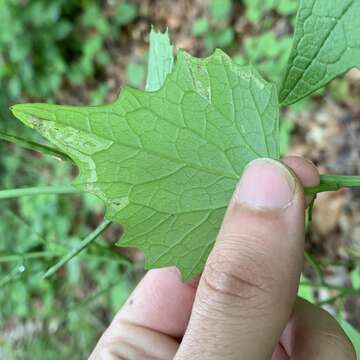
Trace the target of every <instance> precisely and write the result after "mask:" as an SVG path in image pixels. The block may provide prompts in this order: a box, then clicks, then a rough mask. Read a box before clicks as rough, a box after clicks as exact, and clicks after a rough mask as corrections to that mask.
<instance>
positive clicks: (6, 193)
mask: <svg viewBox="0 0 360 360" xmlns="http://www.w3.org/2000/svg"><path fill="white" fill-rule="evenodd" d="M79 192H80V191H79V190H77V189H75V188H74V187H73V186H37V187H29V188H21V189H9V190H1V191H0V200H4V199H12V198H18V197H21V196H31V195H48V194H74V193H79Z"/></svg>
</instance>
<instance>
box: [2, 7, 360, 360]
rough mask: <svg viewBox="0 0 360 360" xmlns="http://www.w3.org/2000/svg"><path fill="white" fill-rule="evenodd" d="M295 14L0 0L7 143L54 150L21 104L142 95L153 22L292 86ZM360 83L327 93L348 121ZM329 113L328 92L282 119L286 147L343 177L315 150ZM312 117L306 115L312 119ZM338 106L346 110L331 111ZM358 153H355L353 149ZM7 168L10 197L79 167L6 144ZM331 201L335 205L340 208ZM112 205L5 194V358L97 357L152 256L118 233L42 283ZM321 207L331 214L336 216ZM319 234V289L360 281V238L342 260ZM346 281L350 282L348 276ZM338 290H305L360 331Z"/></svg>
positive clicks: (186, 42) (189, 46)
mask: <svg viewBox="0 0 360 360" xmlns="http://www.w3.org/2000/svg"><path fill="white" fill-rule="evenodd" d="M296 10H297V0H242V1H241V0H194V1H190V0H184V1H181V2H173V1H171V0H156V1H151V0H141V1H140V0H124V1H121V0H108V1H105V0H104V1H95V0H53V1H47V0H31V1H30V0H0V139H1V134H4V132H6V133H7V134H12V135H16V136H18V137H24V138H27V139H32V140H33V141H36V142H40V143H41V142H43V139H41V138H39V136H38V135H37V134H36V133H35V132H32V131H29V130H28V129H27V128H25V127H22V126H21V125H20V124H19V123H18V122H17V121H14V119H13V118H12V116H11V115H10V113H9V111H8V107H9V106H10V105H11V104H13V103H17V102H24V101H32V102H34V101H47V102H61V103H67V104H99V103H102V102H104V101H112V100H114V99H115V98H116V96H117V94H118V91H119V88H120V87H121V86H123V85H126V84H128V85H131V86H134V87H139V88H143V87H144V82H145V78H146V64H147V40H148V33H149V31H150V26H151V24H153V25H155V26H156V27H158V28H161V29H165V28H166V27H168V28H169V30H170V34H172V38H173V42H174V43H175V46H176V47H183V48H185V49H186V50H188V51H189V52H191V53H193V54H194V55H197V56H206V55H208V54H210V53H211V52H212V51H213V50H214V49H215V48H216V47H220V48H222V49H224V50H225V51H226V52H228V53H229V54H230V55H231V56H232V57H233V59H234V60H235V61H236V62H237V63H239V64H248V63H252V64H254V65H255V66H256V67H257V69H258V70H259V71H260V72H261V74H262V75H263V76H264V77H265V78H266V79H268V80H271V81H274V82H279V81H280V80H281V76H282V72H283V71H284V68H285V65H286V61H287V57H288V54H289V51H290V48H291V38H292V31H293V24H294V16H295V14H296ZM358 81H359V80H358V78H356V76H355V80H354V79H353V78H351V79H348V78H346V77H343V78H340V79H337V80H336V81H334V82H333V83H332V84H331V85H330V86H329V87H328V88H327V89H326V90H323V91H322V92H320V93H318V94H322V95H323V96H326V98H327V99H331V101H330V100H329V101H330V102H331V103H334V104H336V106H337V107H336V109H337V111H338V112H335V114H338V116H337V118H336V119H334V120H333V121H334V122H335V123H336V124H337V119H338V118H341V119H343V118H345V117H346V116H345V115H346V114H347V116H348V117H350V118H351V119H352V120H353V121H354V117H356V116H357V115H356V111H357V110H356V109H359V114H360V107H356V106H355V105H354V104H356V103H357V102H359V103H360V101H359V100H360V99H359V94H360V86H358ZM323 105H324V104H323V103H320V105H319V98H318V97H317V96H316V95H315V96H314V97H313V98H312V99H310V100H305V101H302V102H301V103H300V104H297V105H296V106H293V107H291V108H290V109H288V110H286V111H284V112H283V113H282V122H281V132H280V135H281V152H282V154H285V153H288V152H290V153H291V152H293V153H296V154H299V155H304V156H307V157H309V158H311V159H313V160H314V161H315V162H316V163H317V164H318V165H320V166H321V165H323V169H328V168H330V169H334V170H337V171H341V169H339V168H336V167H334V166H332V165H331V164H333V162H334V161H335V160H333V159H332V158H331V159H330V160H329V159H328V158H327V155H326V154H327V153H326V148H325V150H324V149H323V148H322V147H321V146H320V145H319V143H316V141H319V140H316V141H315V143H314V140H313V139H314V138H315V139H319V136H320V135H321V134H320V133H319V131H320V130H319V129H322V130H324V126H325V125H323V123H321V121H320V120H319V121H320V123H321V124H320V125H319V127H316V128H309V126H310V125H308V124H312V123H311V122H310V121H311V119H312V118H314V119H317V116H320V115H321V114H320V115H319V111H320V110H319V108H320V107H321V108H323ZM354 106H355V108H354ZM339 109H340V110H341V111H342V112H341V111H340V110H339ZM343 110H344V111H345V110H346V111H345V113H344V111H343ZM300 111H301V112H302V114H304V113H305V114H307V115H306V116H307V117H306V116H305V117H306V119H307V122H306V125H304V120H303V117H302V116H303V115H298V114H300ZM317 111H318V112H317ZM327 111H329V112H331V111H332V112H334V111H333V108H331V107H330V109H328V110H327ZM354 114H355V115H354ZM341 121H345V120H341ZM316 123H317V120H316V121H315V124H316ZM330 124H333V123H331V122H330ZM312 126H315V125H313V124H312ZM332 126H335V125H334V124H333V125H332ZM354 126H355V125H354ZM325 130H326V131H327V128H326V129H325ZM325 130H324V131H325ZM355 130H356V131H359V133H360V130H359V129H358V128H356V129H355ZM310 131H311V133H309V132H310ZM352 131H354V129H353V130H352ZM309 134H310V135H309ZM326 134H327V133H326ZM309 139H310V140H309ZM347 145H348V147H351V144H350V145H349V142H348V143H347ZM301 146H303V147H301ZM304 146H305V147H306V148H305V149H304ZM316 146H317V147H316ZM339 147H340V148H341V144H340V145H339ZM314 149H315V150H314ZM355 150H356V149H355ZM349 153H350V155H349ZM324 154H325V155H324ZM347 154H348V155H347V156H352V155H351V154H353V152H351V151H350V150H349V149H348V152H347ZM334 156H338V154H335V155H334ZM358 160H359V159H358V158H355V159H353V161H354V162H356V161H358ZM336 161H337V160H336ZM329 164H330V165H329ZM352 164H353V163H352ZM349 169H350V168H349ZM349 169H348V171H345V173H348V172H351V169H352V171H356V169H355V168H354V166H353V167H352V168H351V169H350V170H349ZM358 170H360V169H358ZM0 174H1V176H0V189H12V188H21V187H29V186H41V185H56V184H65V185H66V184H69V183H70V179H71V178H73V177H74V176H75V175H76V169H74V168H73V167H72V165H71V164H70V163H67V162H62V161H58V160H55V159H54V158H52V157H50V156H44V155H40V154H38V153H36V152H34V151H29V150H25V149H23V148H21V147H18V146H15V145H13V144H9V143H6V142H5V141H0ZM347 194H348V193H347ZM342 196H343V198H344V197H345V196H347V198H346V199H347V201H355V200H354V199H353V198H355V199H356V198H357V199H358V200H359V199H360V196H359V195H356V194H355V195H354V196H353V197H350V196H349V195H344V194H343V195H342ZM325 204H327V205H328V206H330V207H331V206H333V203H332V200H331V201H330V200H329V201H327V202H325ZM334 206H335V205H334ZM324 208H326V206H325V207H324ZM331 209H333V207H331ZM103 210H104V209H103V206H102V203H101V202H100V201H99V200H97V199H96V198H95V197H93V196H91V195H61V196H59V195H42V196H36V197H23V198H19V199H13V200H1V206H0V359H27V358H29V355H28V354H29V353H30V352H31V358H34V359H40V360H41V359H50V358H51V359H80V358H85V357H86V356H87V355H88V353H89V351H90V350H91V348H92V347H93V345H94V344H95V341H96V339H97V337H98V336H99V334H100V333H101V332H102V331H103V329H104V327H105V326H106V325H107V324H108V323H109V321H110V320H111V318H112V316H113V315H114V313H115V311H116V310H117V309H118V308H119V307H120V306H121V304H122V303H123V301H124V300H125V299H126V297H127V295H128V293H129V291H130V290H131V289H132V287H133V286H134V284H135V283H136V282H137V281H138V279H139V278H140V276H141V275H142V273H143V271H142V270H141V269H142V260H143V259H142V255H141V254H139V253H138V252H137V251H132V250H124V249H121V250H119V249H118V248H116V247H115V246H114V243H115V242H116V241H117V240H118V239H119V237H120V236H121V231H122V230H121V227H118V226H112V227H111V228H110V229H108V230H107V231H106V232H105V233H104V234H103V236H102V237H101V238H99V239H98V240H97V241H96V242H95V243H93V244H92V245H91V246H89V247H88V248H87V249H86V250H85V251H84V252H83V253H82V254H81V255H80V256H78V257H76V258H75V259H73V260H72V261H71V262H70V263H68V264H67V265H66V267H64V268H63V269H61V270H60V271H59V272H58V273H56V274H55V275H54V276H53V277H52V278H50V279H47V280H45V281H44V280H42V276H43V274H44V272H45V271H46V270H47V269H48V268H49V267H50V266H51V265H52V264H54V263H55V262H56V260H58V259H59V258H60V257H61V256H63V255H64V254H65V253H67V252H68V251H69V250H70V249H71V248H72V247H73V246H75V245H76V244H78V243H79V242H80V240H81V239H83V238H84V237H85V236H86V235H87V234H88V233H89V232H90V231H91V230H92V229H94V228H95V227H96V226H97V225H98V224H99V223H100V222H101V220H102V217H103ZM315 211H318V212H317V213H316V214H318V215H317V216H320V215H319V214H322V213H321V211H324V210H322V208H320V210H317V209H315ZM333 211H335V210H333ZM341 211H342V210H341ZM351 211H352V212H351ZM356 211H358V212H359V214H360V209H355V210H354V209H348V212H349V213H351V214H353V213H356ZM316 214H315V215H316ZM341 214H343V213H341ZM356 214H357V213H356ZM339 216H340V215H339ZM359 219H360V218H359ZM315 220H316V218H315ZM337 220H339V219H337ZM320 221H321V217H320ZM359 224H360V220H359ZM315 225H316V224H315ZM359 229H360V228H359ZM309 231H310V233H309V239H310V240H309V242H308V244H307V248H308V251H309V252H310V257H308V258H307V265H306V266H305V275H306V277H307V279H306V280H309V281H310V285H311V284H313V285H314V286H315V285H317V281H318V280H319V279H318V278H319V277H320V278H323V277H324V276H328V275H329V276H330V277H331V276H332V275H334V274H335V280H336V281H335V283H336V285H339V286H340V285H341V286H344V284H345V285H347V286H350V287H351V286H352V287H353V288H356V287H360V283H359V281H360V280H359V279H360V275H359V268H358V267H356V264H357V261H358V260H359V255H358V254H359V253H358V252H357V251H358V250H359V248H358V247H357V246H358V244H355V245H354V244H353V243H352V242H351V244H350V245H351V246H350V248H349V246H348V243H346V246H345V250H344V247H341V249H340V250H338V249H337V250H336V251H337V252H336V253H334V251H333V252H331V251H330V250H328V249H327V248H326V246H323V245H319V244H320V240H321V239H322V238H321V237H320V240H318V238H317V236H318V234H319V230H317V229H316V226H315V230H311V229H310V230H309ZM311 231H312V232H311ZM331 231H335V230H333V229H332V230H331ZM336 231H337V232H335V233H334V234H335V235H334V236H335V238H336V239H339V238H341V237H344V238H346V239H347V236H348V233H346V231H347V230H344V229H341V228H340V230H339V228H337V230H336ZM349 231H350V230H349ZM331 234H332V233H331ZM358 234H359V237H360V232H359V233H358ZM325 235H326V236H328V235H327V234H325ZM319 236H320V235H319ZM314 239H315V240H314ZM329 241H330V240H329ZM337 241H338V242H340V243H341V241H340V240H337ZM341 244H342V243H341ZM341 246H342V245H341ZM349 249H350V250H349ZM319 269H320V270H319ZM334 269H335V270H334ZM339 269H340V270H339ZM339 273H341V274H343V273H344V274H345V275H344V276H343V278H341V280H339V279H338V274H339ZM304 279H305V278H304ZM325 290H326V291H327V292H325V293H324V292H323V291H325ZM325 290H324V289H322V288H320V287H316V286H315V287H314V288H313V287H312V286H308V285H306V286H303V287H302V288H301V290H300V291H301V295H302V296H304V297H306V298H308V299H309V300H311V301H314V302H323V303H324V304H325V305H326V306H327V305H331V307H329V308H328V310H329V311H331V312H332V313H333V314H334V315H336V316H338V317H341V318H342V319H345V318H346V319H347V320H349V321H350V322H351V323H352V325H353V327H352V328H351V331H355V330H354V328H359V327H360V325H359V323H360V316H359V299H358V297H357V298H354V297H353V298H351V294H349V297H350V300H349V299H348V297H339V298H338V299H335V300H334V301H332V300H331V297H332V296H333V297H336V295H337V293H335V294H334V293H333V292H332V290H329V289H325ZM324 297H325V301H324ZM326 299H330V300H331V301H326ZM338 300H339V301H338ZM349 301H350V310H349V305H348V303H349ZM346 324H347V325H346V326H350V325H349V324H348V323H346ZM349 331H350V330H349Z"/></svg>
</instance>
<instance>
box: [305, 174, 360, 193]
mask: <svg viewBox="0 0 360 360" xmlns="http://www.w3.org/2000/svg"><path fill="white" fill-rule="evenodd" d="M342 188H360V176H341V175H320V184H319V185H317V186H312V187H307V188H305V194H307V195H315V194H318V193H321V192H325V191H336V190H339V189H342Z"/></svg>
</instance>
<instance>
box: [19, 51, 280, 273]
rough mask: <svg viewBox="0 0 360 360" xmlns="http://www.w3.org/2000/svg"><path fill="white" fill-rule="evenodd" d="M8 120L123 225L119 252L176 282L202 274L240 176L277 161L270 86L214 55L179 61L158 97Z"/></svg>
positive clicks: (30, 108)
mask: <svg viewBox="0 0 360 360" xmlns="http://www.w3.org/2000/svg"><path fill="white" fill-rule="evenodd" d="M12 111H13V113H14V115H15V116H16V117H17V118H19V119H20V120H22V121H23V122H24V123H25V124H26V125H28V126H30V127H32V128H34V129H36V130H37V131H39V132H40V133H41V134H42V135H43V136H44V137H46V138H47V139H49V141H50V142H52V143H54V144H55V145H56V146H57V147H58V148H59V149H61V150H62V151H64V152H65V153H67V154H68V155H69V156H70V157H71V158H72V159H73V160H74V161H75V163H76V164H77V165H78V166H79V168H80V175H79V177H78V178H77V181H76V183H75V185H76V186H77V188H79V189H80V190H83V191H88V192H91V193H94V194H95V195H97V196H98V197H100V198H101V199H103V200H104V202H105V203H106V206H107V212H106V218H107V219H109V220H111V221H115V222H117V223H120V224H122V225H123V227H124V229H125V234H124V237H123V238H122V239H121V240H120V242H119V245H120V246H136V247H138V248H140V249H142V250H143V251H144V253H145V257H146V267H147V268H157V267H164V266H172V265H173V266H177V267H178V268H179V269H180V271H181V273H182V277H183V279H189V278H191V277H193V276H195V275H197V274H199V273H200V272H201V271H202V269H203V267H204V264H205V261H206V259H207V256H208V254H209V252H210V250H211V248H212V246H213V243H214V241H215V238H216V236H217V233H218V230H219V227H220V224H221V222H222V218H223V216H224V213H225V210H226V207H227V204H228V201H229V200H230V197H231V195H232V193H233V190H234V188H235V186H236V184H237V182H238V180H239V177H240V176H241V174H242V171H243V169H244V167H245V166H246V165H247V164H248V163H249V161H251V160H253V159H255V158H258V157H264V156H266V157H271V158H275V159H277V158H278V157H279V146H278V125H279V124H278V103H277V94H276V88H275V86H273V85H271V84H268V83H266V82H265V81H264V80H263V79H262V78H261V77H260V75H258V73H257V72H256V71H255V70H254V69H253V68H252V67H239V66H237V65H235V64H234V63H232V61H231V59H230V58H229V57H228V56H227V55H226V54H225V53H223V52H222V51H221V50H217V51H216V52H215V53H214V54H213V55H212V56H210V57H209V58H206V59H196V58H193V57H191V56H190V55H189V54H187V53H186V52H184V51H179V52H178V57H177V63H176V65H175V67H174V69H173V71H172V73H171V74H170V75H169V76H168V77H167V78H166V80H165V83H164V85H163V86H162V87H161V89H160V90H158V91H155V92H144V91H140V90H137V89H131V88H124V89H123V90H122V91H121V95H120V97H119V98H118V100H117V101H115V102H114V103H112V104H109V105H104V106H96V107H91V106H88V107H75V106H58V105H50V104H23V105H15V106H14V107H13V108H12Z"/></svg>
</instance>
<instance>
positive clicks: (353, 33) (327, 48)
mask: <svg viewBox="0 0 360 360" xmlns="http://www.w3.org/2000/svg"><path fill="white" fill-rule="evenodd" d="M359 18H360V0H301V1H300V9H299V12H298V16H297V19H296V28H295V35H294V43H293V48H292V52H291V54H290V58H289V63H288V66H287V70H286V73H285V77H284V79H283V83H282V86H281V90H280V95H279V97H280V102H281V104H282V105H290V104H292V103H295V102H296V101H298V100H300V99H302V98H304V97H305V96H307V95H310V94H311V93H313V92H314V91H316V90H318V89H319V88H321V87H323V86H325V85H326V84H327V83H328V82H329V81H331V80H333V79H334V78H335V77H336V76H338V75H341V74H343V73H344V72H346V71H347V70H349V69H351V68H353V67H358V68H359V67H360V26H359Z"/></svg>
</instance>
